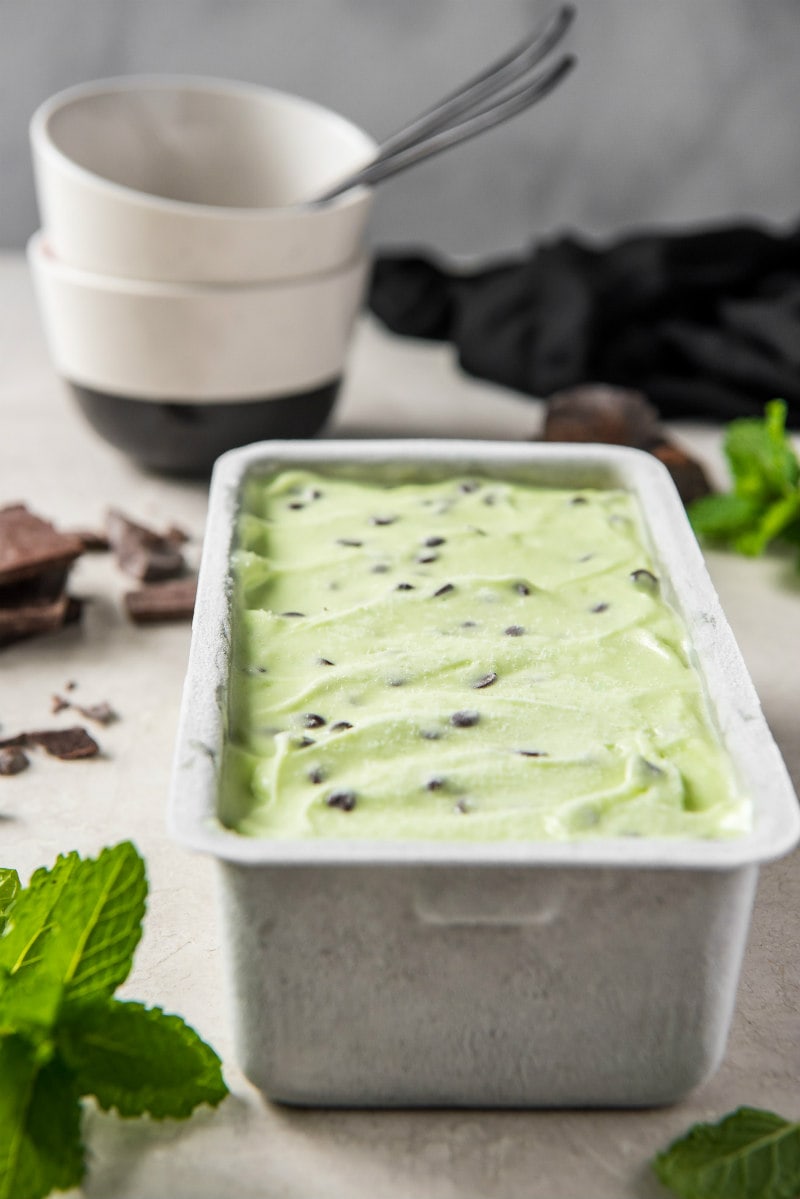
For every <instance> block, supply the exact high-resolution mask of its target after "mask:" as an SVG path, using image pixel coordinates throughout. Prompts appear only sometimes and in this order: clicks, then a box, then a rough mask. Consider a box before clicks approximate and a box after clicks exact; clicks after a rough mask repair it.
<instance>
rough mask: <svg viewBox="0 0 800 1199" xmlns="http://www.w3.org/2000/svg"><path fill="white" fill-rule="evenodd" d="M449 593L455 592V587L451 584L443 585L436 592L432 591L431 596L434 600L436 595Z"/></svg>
mask: <svg viewBox="0 0 800 1199" xmlns="http://www.w3.org/2000/svg"><path fill="white" fill-rule="evenodd" d="M450 591H455V587H454V586H453V584H452V583H445V584H444V586H443V587H440V588H439V590H438V591H434V593H433V595H434V598H435V597H436V596H438V595H447V594H448V592H450Z"/></svg>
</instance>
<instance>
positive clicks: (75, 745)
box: [0, 726, 100, 761]
mask: <svg viewBox="0 0 800 1199" xmlns="http://www.w3.org/2000/svg"><path fill="white" fill-rule="evenodd" d="M31 745H39V746H41V748H42V749H44V750H46V751H47V753H49V754H52V755H53V757H55V758H63V759H64V761H70V760H72V759H74V758H93V757H95V755H96V754H98V753H99V752H100V747H99V745H98V744H97V742H96V741H95V739H94V738H93V737H92V736H90V735H89V733H87V731H86V729H84V728H80V727H78V726H76V727H74V728H69V729H38V730H35V731H33V732H30V733H19V734H18V735H17V736H16V737H5V738H4V739H3V740H2V741H0V748H5V747H8V746H10V747H15V746H20V747H22V746H31Z"/></svg>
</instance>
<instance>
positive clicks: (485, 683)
mask: <svg viewBox="0 0 800 1199" xmlns="http://www.w3.org/2000/svg"><path fill="white" fill-rule="evenodd" d="M496 682H497V675H496V674H495V672H494V671H493V670H491V671H490V672H489V674H485V675H483V676H482V678H479V679H478V680H477V682H475V683H473V684H472V686H473V688H474V689H475V691H480V690H481V689H482V688H483V687H491V685H492V683H496Z"/></svg>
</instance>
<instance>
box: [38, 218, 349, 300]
mask: <svg viewBox="0 0 800 1199" xmlns="http://www.w3.org/2000/svg"><path fill="white" fill-rule="evenodd" d="M26 254H27V258H28V262H29V263H30V264H31V266H32V268H33V269H34V270H40V271H46V272H47V273H48V274H49V275H50V276H51V278H54V279H57V280H58V282H59V283H66V284H69V285H71V286H73V287H76V288H82V289H83V290H84V291H89V292H101V293H102V292H110V293H111V292H113V293H115V294H117V295H124V296H128V297H129V298H131V299H153V300H186V301H189V300H200V299H203V300H207V299H208V298H209V297H212V298H213V297H217V298H219V299H224V298H225V297H226V296H231V295H235V296H245V295H251V296H252V295H256V294H266V293H275V294H281V295H284V296H285V295H287V294H288V293H289V292H293V291H295V292H299V291H303V290H305V289H306V288H308V289H311V290H313V289H314V288H315V287H320V286H322V285H325V284H330V283H333V282H334V281H335V280H339V279H340V280H341V281H342V283H343V284H344V283H346V282H347V281H348V280H350V279H352V278H353V277H354V276H355V275H358V274H359V273H360V272H361V271H364V270H366V269H367V267H368V265H369V262H370V260H371V254H370V253H369V251H368V250H362V251H361V252H360V253H358V254H356V255H355V256H354V257H352V258H349V259H348V260H347V262H344V263H342V264H341V265H340V266H337V267H333V268H332V269H331V270H329V271H320V272H319V273H317V274H313V275H288V276H286V277H281V278H279V279H244V280H242V281H241V282H231V281H223V282H213V283H212V282H202V281H197V282H193V283H178V282H176V281H173V280H170V279H137V278H135V277H133V276H130V277H129V276H127V275H104V274H100V273H99V272H98V271H87V270H84V269H83V267H78V266H73V265H72V263H69V262H64V260H63V259H62V258H59V257H58V256H57V255H56V254H55V252H54V250H53V248H52V246H51V245H50V244H49V242H48V240H47V231H46V230H44V229H37V230H36V232H35V233H32V234H31V236H30V237H29V238H28V244H27V247H26Z"/></svg>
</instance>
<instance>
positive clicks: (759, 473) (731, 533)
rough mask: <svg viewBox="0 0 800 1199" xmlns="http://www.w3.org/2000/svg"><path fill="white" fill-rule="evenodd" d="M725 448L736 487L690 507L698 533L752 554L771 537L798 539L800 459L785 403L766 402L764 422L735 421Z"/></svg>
mask: <svg viewBox="0 0 800 1199" xmlns="http://www.w3.org/2000/svg"><path fill="white" fill-rule="evenodd" d="M723 448H724V451H725V456H726V458H727V460H728V465H729V467H730V471H731V476H732V479H733V490H732V491H731V492H728V493H726V494H723V495H709V496H703V497H702V499H699V500H695V502H694V503H693V504H691V505H690V506H689V519H690V520H691V522H692V527H693V528H694V531H695V533H697V535H698V537H701V538H705V539H706V540H708V541H713V542H718V543H719V544H721V545H726V546H728V547H729V548H730V549H733V550H736V551H737V552H738V553H740V554H748V555H750V556H753V557H755V556H757V555H759V554H763V552H764V550H765V549H766V548H767V546H768V545H770V544H771V543H772V542H773V541H789V542H794V543H798V542H800V461H798V457H797V455H796V453H795V451H794V449H793V447H792V443H791V440H790V438H789V436H788V434H787V433H786V404H785V403H784V402H783V401H782V400H773V401H772V402H771V403H769V404H767V406H766V409H765V411H764V419H763V420H758V419H755V418H753V419H750V418H748V419H746V420H735V421H732V422H731V423H730V424H729V425H728V428H727V430H726V433H725V441H724V446H723ZM798 565H800V562H799V563H798Z"/></svg>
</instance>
